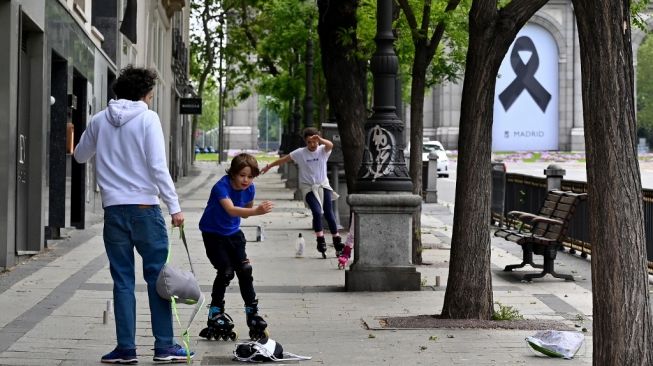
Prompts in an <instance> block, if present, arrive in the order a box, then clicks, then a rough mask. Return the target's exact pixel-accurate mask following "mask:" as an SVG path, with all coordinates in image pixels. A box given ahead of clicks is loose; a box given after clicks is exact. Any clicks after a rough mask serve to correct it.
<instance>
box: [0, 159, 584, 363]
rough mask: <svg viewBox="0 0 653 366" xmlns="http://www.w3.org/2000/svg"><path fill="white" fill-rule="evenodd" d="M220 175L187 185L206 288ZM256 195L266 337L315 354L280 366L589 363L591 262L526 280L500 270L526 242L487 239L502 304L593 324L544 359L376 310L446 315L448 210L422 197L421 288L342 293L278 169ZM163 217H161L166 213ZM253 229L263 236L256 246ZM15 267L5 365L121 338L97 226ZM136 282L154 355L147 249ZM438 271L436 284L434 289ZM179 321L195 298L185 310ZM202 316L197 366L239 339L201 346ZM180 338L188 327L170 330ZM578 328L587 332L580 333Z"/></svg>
mask: <svg viewBox="0 0 653 366" xmlns="http://www.w3.org/2000/svg"><path fill="white" fill-rule="evenodd" d="M223 174H224V167H219V166H217V165H216V164H215V163H199V162H198V163H196V165H195V167H194V168H193V169H192V172H191V175H190V176H189V177H185V178H183V179H182V180H181V181H180V182H179V184H178V193H179V195H180V198H181V205H182V209H183V210H184V215H185V217H186V236H187V239H188V242H189V245H190V252H191V256H192V258H193V263H194V267H195V270H196V271H197V272H198V273H197V274H198V277H199V281H200V285H201V287H202V290H203V291H204V293H205V294H207V296H209V294H210V292H211V284H212V282H213V278H214V275H215V271H214V269H213V268H212V266H211V265H210V263H209V261H208V259H207V258H206V255H205V253H204V246H203V244H202V239H201V234H200V232H199V230H198V229H197V224H198V222H199V218H200V216H201V214H202V210H203V208H204V205H205V203H206V201H207V198H208V195H209V192H210V189H211V187H212V185H213V184H214V183H215V182H216V181H217V179H219V177H220V176H221V175H223ZM256 188H257V195H256V201H260V200H264V199H269V200H273V201H274V203H275V208H274V210H273V212H272V213H269V214H267V215H264V216H256V217H251V218H249V219H246V220H243V225H248V227H246V228H245V229H244V231H245V234H246V236H247V238H248V240H251V242H249V243H248V244H247V252H248V255H249V257H250V258H251V259H252V265H253V267H254V273H253V275H254V285H255V289H256V291H257V294H258V298H259V301H260V303H259V306H260V313H261V314H263V315H264V317H265V318H266V320H267V321H268V323H269V330H270V337H271V338H272V339H274V340H276V341H278V342H279V343H281V344H282V345H283V347H284V350H286V351H289V352H292V353H295V354H299V355H306V356H311V357H312V360H309V361H301V362H297V361H294V362H291V361H287V362H282V363H281V364H296V363H301V364H306V365H309V364H322V365H358V366H362V365H399V364H401V365H529V366H530V365H552V364H556V363H560V364H565V365H576V364H583V365H589V364H591V362H592V360H591V353H592V337H591V329H592V327H591V318H592V296H591V283H590V279H591V276H590V274H589V271H590V265H589V261H587V260H586V259H582V258H579V257H577V256H572V255H569V254H560V255H559V256H558V260H557V261H556V268H558V269H559V270H560V271H561V272H564V273H572V274H574V276H575V277H576V279H577V280H576V282H565V281H562V280H559V279H554V278H552V277H550V276H547V277H545V278H544V279H539V280H534V281H533V282H532V283H522V282H520V280H519V278H520V277H519V271H517V273H506V272H502V269H503V266H504V265H506V264H513V263H519V262H520V261H521V251H520V248H519V246H517V245H515V244H513V243H508V242H505V241H503V239H498V238H493V239H492V259H491V261H492V275H493V279H492V281H493V290H494V300H495V301H497V302H499V303H501V304H503V305H507V306H512V307H514V308H516V309H517V310H519V312H520V313H521V314H522V315H524V317H525V318H527V319H552V320H559V321H563V322H564V323H566V324H569V325H570V326H572V327H573V326H574V325H582V327H585V328H587V329H589V330H590V332H588V333H586V343H585V345H584V346H582V347H581V349H580V351H579V353H578V354H577V357H576V358H575V359H573V360H562V359H551V358H546V357H541V356H538V355H536V354H535V353H534V352H533V351H531V350H530V349H529V348H528V347H527V345H526V343H525V341H524V338H525V337H526V336H529V335H533V334H534V333H535V332H534V331H523V330H496V329H491V330H488V329H402V330H400V329H385V328H383V327H382V326H381V324H380V323H379V321H378V317H387V316H411V315H419V314H439V313H440V311H441V309H442V303H443V300H444V289H445V286H446V283H447V272H448V259H449V248H450V237H451V228H452V223H453V214H452V207H447V205H445V204H424V205H423V207H422V209H423V216H422V227H423V229H422V230H423V236H422V237H423V240H424V243H425V246H426V247H427V249H425V251H424V253H423V258H424V261H425V262H426V264H424V265H420V266H418V271H419V272H420V273H421V275H422V283H423V287H422V290H421V291H416V292H354V293H351V292H345V291H344V280H345V271H343V270H338V269H337V260H336V258H335V257H334V255H333V253H334V252H333V249H332V248H329V251H328V254H329V257H328V258H327V259H326V260H324V259H322V258H321V256H320V255H319V253H318V252H317V251H316V250H315V249H314V243H313V240H312V239H311V238H313V236H312V234H311V230H310V226H311V216H310V211H308V210H307V209H305V208H304V206H303V203H302V202H300V201H294V200H293V194H292V192H291V191H290V190H287V189H286V188H284V185H283V182H282V181H281V179H280V175H278V174H276V173H274V171H272V172H269V173H268V174H266V175H264V176H260V177H259V178H257V179H256ZM164 212H166V210H165V208H164ZM256 225H262V226H263V227H264V240H263V241H260V242H256V241H255V240H256V230H255V226H256ZM298 233H302V234H303V236H304V237H305V238H307V243H306V256H305V257H304V258H295V255H294V243H295V238H296V237H297V235H298ZM171 239H172V240H173V253H172V260H173V263H174V264H175V265H178V266H181V267H186V268H187V263H186V262H187V260H186V254H185V252H184V249H183V245H182V244H181V242H180V240H178V239H177V237H176V236H171ZM49 247H50V249H48V250H47V251H46V252H45V253H42V254H39V255H37V256H35V257H33V258H31V259H29V260H27V261H26V262H25V263H22V264H20V265H18V266H16V267H15V268H14V269H12V270H11V271H8V272H5V273H3V274H0V309H2V311H0V327H2V331H0V365H89V364H91V365H92V364H99V359H100V356H101V355H103V354H104V353H106V352H109V351H110V350H111V349H113V347H114V346H115V327H114V322H113V320H114V319H113V315H112V314H111V313H109V316H108V319H107V322H106V324H105V323H104V316H103V313H104V312H105V310H106V309H107V307H108V306H110V301H111V299H112V281H111V277H110V274H109V268H108V260H107V258H106V255H105V252H104V246H103V242H102V223H101V222H99V223H96V224H93V225H89V227H88V228H87V229H86V230H83V231H71V232H70V233H69V237H68V238H67V239H65V240H60V241H57V242H52V243H49ZM136 257H137V264H136V272H137V273H136V278H137V289H136V292H137V294H136V297H137V314H138V318H137V339H136V342H137V345H138V355H139V362H140V363H141V364H152V363H153V361H152V356H153V350H152V347H153V346H152V344H153V338H152V336H151V330H150V323H149V307H148V303H147V293H146V289H145V283H144V281H143V279H142V271H141V268H140V267H141V265H140V262H139V259H140V258H139V257H138V256H136ZM438 276H439V280H440V286H436V278H437V277H438ZM237 282H238V281H237V280H234V281H233V282H232V285H231V286H230V287H229V289H228V290H227V295H226V308H227V313H229V314H230V315H231V316H232V317H233V318H234V322H235V323H236V328H235V329H236V330H237V331H238V333H239V336H240V338H241V339H243V340H245V339H247V334H248V330H247V327H246V325H245V315H244V311H243V303H242V299H241V298H240V293H239V290H238V284H237ZM179 308H180V319H181V321H182V324H184V322H185V321H186V320H187V319H188V318H189V316H190V313H191V310H192V307H191V306H186V305H180V306H179ZM205 322H206V311H202V312H200V314H198V316H197V317H196V319H195V320H194V322H193V324H192V327H191V331H190V332H191V335H192V336H193V337H192V339H191V341H192V345H191V347H192V348H193V349H194V350H195V352H196V357H195V360H194V364H196V365H232V364H238V363H239V362H235V361H232V360H231V358H232V357H231V355H232V351H233V350H234V349H235V346H234V342H229V341H206V340H205V339H203V338H200V337H199V336H197V334H198V333H199V331H200V330H201V329H202V328H203V327H204V326H205V324H206V323H205ZM175 329H176V330H175V332H176V334H179V327H178V326H176V327H175ZM577 329H580V328H577Z"/></svg>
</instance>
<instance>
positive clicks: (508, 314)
mask: <svg viewBox="0 0 653 366" xmlns="http://www.w3.org/2000/svg"><path fill="white" fill-rule="evenodd" d="M495 304H496V305H497V307H498V308H499V309H498V310H495V311H493V312H492V320H522V319H524V316H522V315H521V314H520V313H519V310H517V309H515V308H513V307H512V306H509V305H503V304H502V303H500V302H498V301H496V302H495Z"/></svg>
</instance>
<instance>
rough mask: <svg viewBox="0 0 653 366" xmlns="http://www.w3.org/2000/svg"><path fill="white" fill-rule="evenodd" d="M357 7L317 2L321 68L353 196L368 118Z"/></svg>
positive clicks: (349, 2) (351, 1)
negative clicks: (346, 36)
mask: <svg viewBox="0 0 653 366" xmlns="http://www.w3.org/2000/svg"><path fill="white" fill-rule="evenodd" d="M357 8H358V1H357V0H318V9H319V14H320V19H319V22H318V33H319V36H320V49H321V55H322V68H323V70H324V77H325V79H326V85H327V94H328V96H329V108H333V110H334V112H335V117H336V120H337V121H338V132H339V133H340V138H341V142H342V150H343V151H342V152H343V156H344V160H345V176H346V179H347V189H348V192H349V193H353V190H354V182H355V181H356V176H357V174H358V168H359V166H360V163H361V160H362V158H363V140H364V138H363V125H364V123H365V121H366V119H367V114H366V110H365V99H364V95H365V94H364V84H365V81H366V66H365V62H363V61H361V60H359V59H358V58H357V57H356V51H357V47H358V45H357V42H356V37H355V34H356V27H357V20H356V10H357ZM343 32H348V33H349V32H351V33H349V34H350V35H352V34H353V36H352V40H351V42H343V39H342V33H343Z"/></svg>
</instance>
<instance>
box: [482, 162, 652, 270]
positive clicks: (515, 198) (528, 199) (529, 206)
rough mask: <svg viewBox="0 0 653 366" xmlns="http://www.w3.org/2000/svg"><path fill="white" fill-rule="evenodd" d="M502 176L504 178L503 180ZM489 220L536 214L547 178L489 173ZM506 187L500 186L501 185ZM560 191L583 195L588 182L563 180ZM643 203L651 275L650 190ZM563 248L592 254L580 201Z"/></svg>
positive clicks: (586, 212) (586, 217)
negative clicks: (502, 200)
mask: <svg viewBox="0 0 653 366" xmlns="http://www.w3.org/2000/svg"><path fill="white" fill-rule="evenodd" d="M501 174H503V175H504V176H505V179H502V178H503V177H501ZM492 175H493V179H492V184H493V186H492V202H493V205H492V218H493V222H494V223H501V222H502V221H503V220H505V214H506V213H507V212H510V211H525V212H530V213H534V214H537V212H538V211H539V209H540V206H541V205H542V202H543V201H544V198H545V196H546V193H547V189H548V187H550V186H551V182H550V181H549V182H548V181H547V179H548V178H541V177H533V176H529V175H524V174H516V173H505V172H502V171H501V170H497V169H493V171H492ZM502 182H505V185H504V186H503V187H501V183H502ZM555 188H557V189H561V190H563V191H572V192H576V193H586V192H587V183H586V182H580V181H571V180H562V182H561V184H560V186H559V187H555ZM504 193H505V198H504V205H503V207H500V205H495V204H494V203H495V202H496V201H497V200H499V201H500V200H501V197H500V195H502V194H504ZM642 193H643V194H642V196H643V203H644V223H645V231H646V251H647V259H648V268H649V273H653V190H651V189H644V190H643V192H642ZM563 245H564V246H565V247H567V248H569V252H570V253H571V254H575V253H580V255H581V256H582V257H587V255H589V254H591V253H592V245H591V243H590V237H589V210H588V207H587V200H584V201H582V202H581V203H580V204H579V206H578V207H577V208H576V213H575V214H574V217H573V218H572V220H571V222H570V227H569V231H568V233H567V236H566V238H565V240H564V241H563Z"/></svg>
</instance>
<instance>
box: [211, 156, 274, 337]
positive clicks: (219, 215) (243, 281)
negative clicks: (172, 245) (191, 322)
mask: <svg viewBox="0 0 653 366" xmlns="http://www.w3.org/2000/svg"><path fill="white" fill-rule="evenodd" d="M258 175H259V168H258V163H257V161H256V158H254V157H253V156H252V155H249V154H245V153H243V154H240V155H238V156H236V157H234V158H233V160H232V161H231V167H230V168H229V169H228V170H227V175H225V176H224V177H222V178H221V179H220V180H218V182H217V183H216V184H215V185H214V186H213V188H212V189H211V195H210V196H209V201H208V202H207V205H206V209H204V214H202V218H201V219H200V225H199V226H200V230H201V231H202V239H204V247H205V248H206V255H207V257H208V258H209V260H210V261H211V264H212V265H213V267H214V268H215V269H216V270H217V275H216V276H215V280H214V281H213V290H212V292H211V307H210V308H209V320H208V322H207V325H208V326H207V328H205V329H203V330H202V331H201V332H200V336H201V337H204V338H207V339H211V338H214V339H218V338H223V339H225V340H226V339H227V338H232V339H233V340H235V338H236V334H235V333H234V332H233V327H234V325H233V322H232V320H231V317H229V315H227V314H225V312H224V294H225V290H226V288H227V286H229V282H231V280H232V279H233V278H234V277H235V276H238V284H239V285H240V294H241V295H242V297H243V301H244V302H245V314H246V316H247V326H248V327H249V328H250V331H249V336H250V338H251V339H253V340H256V339H260V338H263V337H264V336H265V334H266V330H265V328H266V327H267V323H266V322H265V320H263V318H262V317H260V316H259V315H258V300H257V299H256V292H254V285H253V280H254V279H253V278H252V266H251V265H250V263H249V259H248V258H247V253H246V252H245V244H246V240H245V235H244V234H243V232H242V231H241V230H240V218H241V217H242V218H247V217H249V216H256V215H264V214H266V213H268V212H270V211H271V210H272V207H273V205H272V202H270V201H263V202H262V203H261V204H259V205H258V206H256V207H255V206H254V194H255V189H254V183H253V180H254V178H255V177H257V176H258Z"/></svg>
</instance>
